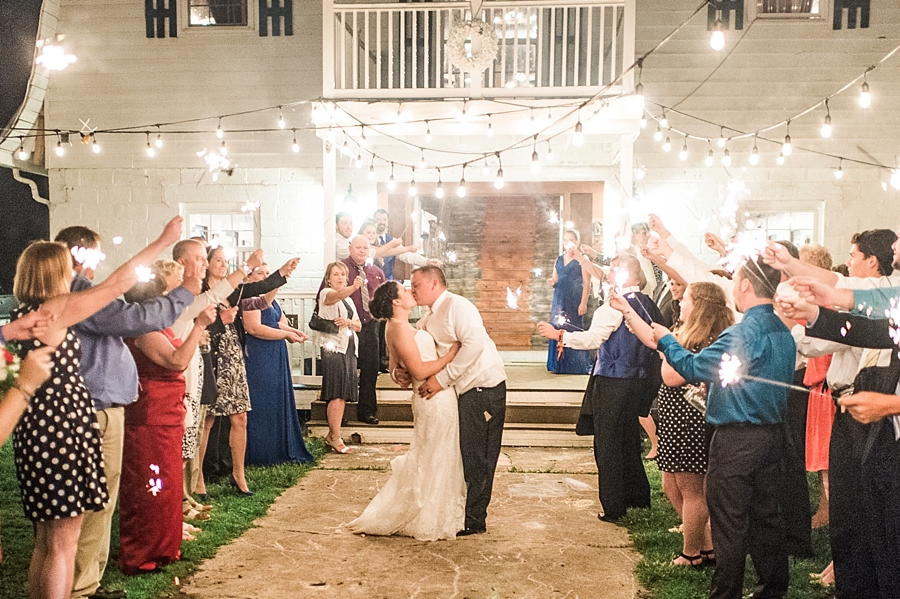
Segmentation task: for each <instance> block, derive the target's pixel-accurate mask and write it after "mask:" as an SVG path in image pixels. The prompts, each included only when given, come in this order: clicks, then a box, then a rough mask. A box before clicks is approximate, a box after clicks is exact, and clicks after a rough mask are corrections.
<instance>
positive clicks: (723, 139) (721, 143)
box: [716, 135, 728, 148]
mask: <svg viewBox="0 0 900 599" xmlns="http://www.w3.org/2000/svg"><path fill="white" fill-rule="evenodd" d="M727 143H728V139H727V138H726V137H725V136H724V135H722V136H720V137H719V139H717V140H716V145H717V146H719V147H720V148H724V147H725V144H727Z"/></svg>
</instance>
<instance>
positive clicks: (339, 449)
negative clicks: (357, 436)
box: [325, 437, 353, 454]
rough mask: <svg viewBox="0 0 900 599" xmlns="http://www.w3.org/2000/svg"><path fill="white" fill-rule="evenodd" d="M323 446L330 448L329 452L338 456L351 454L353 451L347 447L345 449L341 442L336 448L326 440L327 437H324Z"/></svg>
mask: <svg viewBox="0 0 900 599" xmlns="http://www.w3.org/2000/svg"><path fill="white" fill-rule="evenodd" d="M325 445H327V446H328V447H330V448H331V451H333V452H334V453H340V454H347V453H353V450H352V449H350V448H349V447H347V446H346V445H344V442H343V441H341V445H340V447H338V446H336V445H332V444H331V442H330V441H329V440H328V437H325Z"/></svg>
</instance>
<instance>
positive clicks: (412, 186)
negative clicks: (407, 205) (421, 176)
mask: <svg viewBox="0 0 900 599" xmlns="http://www.w3.org/2000/svg"><path fill="white" fill-rule="evenodd" d="M409 197H411V198H414V197H416V180H415V179H413V180H412V181H410V182H409Z"/></svg>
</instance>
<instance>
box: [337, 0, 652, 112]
mask: <svg viewBox="0 0 900 599" xmlns="http://www.w3.org/2000/svg"><path fill="white" fill-rule="evenodd" d="M480 16H481V19H482V20H483V21H485V22H487V23H493V25H494V28H495V31H496V34H497V37H498V39H499V41H500V44H499V49H498V51H497V56H496V57H495V58H494V61H493V64H492V65H491V66H489V67H488V68H486V69H484V71H482V72H480V73H469V72H464V71H463V70H461V69H460V68H459V67H457V66H455V65H453V64H452V63H451V61H450V58H449V53H448V50H447V39H448V35H449V33H450V30H451V28H452V27H453V25H454V24H455V23H457V22H460V21H463V20H468V19H471V18H472V13H471V5H470V2H467V1H451V2H425V3H417V2H413V3H408V2H403V3H397V2H381V3H365V4H363V3H350V2H347V1H346V0H345V1H344V2H335V3H331V2H328V1H326V4H325V10H324V19H325V23H324V32H325V40H324V48H325V56H324V73H325V81H324V92H325V96H326V97H332V98H338V99H361V100H364V99H390V98H394V99H404V100H414V99H428V98H478V97H534V98H539V97H578V96H585V95H591V94H593V93H595V92H596V91H597V90H598V89H599V88H601V87H603V86H606V85H610V84H612V83H614V82H615V85H613V86H612V87H611V88H610V90H609V93H610V94H617V93H620V92H621V91H622V90H623V87H622V84H623V82H617V81H616V80H617V79H618V77H619V76H620V75H621V74H622V71H623V69H625V68H627V67H628V66H629V65H630V64H631V63H632V62H633V60H634V0H618V1H616V0H582V1H580V2H571V1H568V2H567V1H559V0H543V1H530V0H522V1H515V0H499V1H491V0H488V1H485V2H484V3H483V5H482V6H481V9H480ZM467 49H468V48H467ZM630 84H631V81H630V74H629V75H628V76H627V80H626V81H624V85H626V86H628V87H630ZM628 87H626V88H625V89H627V88H628Z"/></svg>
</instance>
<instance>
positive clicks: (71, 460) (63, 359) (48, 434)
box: [12, 306, 109, 522]
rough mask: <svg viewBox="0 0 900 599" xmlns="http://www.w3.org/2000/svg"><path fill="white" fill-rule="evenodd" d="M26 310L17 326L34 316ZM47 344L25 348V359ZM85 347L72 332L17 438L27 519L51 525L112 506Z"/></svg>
mask: <svg viewBox="0 0 900 599" xmlns="http://www.w3.org/2000/svg"><path fill="white" fill-rule="evenodd" d="M36 309H37V306H23V307H21V308H19V309H17V310H15V311H14V312H13V315H12V317H13V320H16V319H18V318H21V317H22V316H24V315H26V314H28V313H29V312H33V311H35V310H36ZM43 345H44V344H43V343H41V342H40V341H38V340H37V339H31V340H29V341H23V342H22V343H21V347H22V355H23V356H24V355H25V354H27V353H28V352H30V351H31V350H34V349H37V348H39V347H42V346H43ZM80 360H81V346H80V344H79V343H78V338H77V337H76V336H75V333H73V332H72V330H71V329H69V330H67V331H66V337H65V339H64V340H63V342H62V343H60V344H59V346H58V347H57V350H56V353H55V354H54V356H53V367H52V370H51V372H50V378H49V379H48V380H47V381H46V382H45V383H44V384H43V385H41V386H40V387H39V388H38V390H37V391H36V392H35V394H34V397H33V398H32V400H31V403H30V405H29V406H28V408H27V409H26V410H25V413H24V414H23V415H22V419H21V420H20V421H19V424H18V425H17V426H16V428H15V431H14V432H13V451H14V454H15V461H16V477H17V478H18V480H19V489H20V492H21V494H22V507H23V509H24V511H25V517H26V518H28V519H29V520H31V521H32V522H48V521H50V520H58V519H61V518H71V517H74V516H79V515H81V514H83V513H84V512H86V511H94V512H97V511H100V510H102V509H103V505H104V504H105V503H106V502H107V501H109V495H108V493H107V490H106V475H105V473H104V471H103V454H102V452H101V448H100V428H99V426H98V424H97V414H96V412H94V406H93V403H92V402H91V398H90V395H89V394H88V390H87V387H85V386H84V380H83V379H82V378H81V372H80V369H79V361H80Z"/></svg>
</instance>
